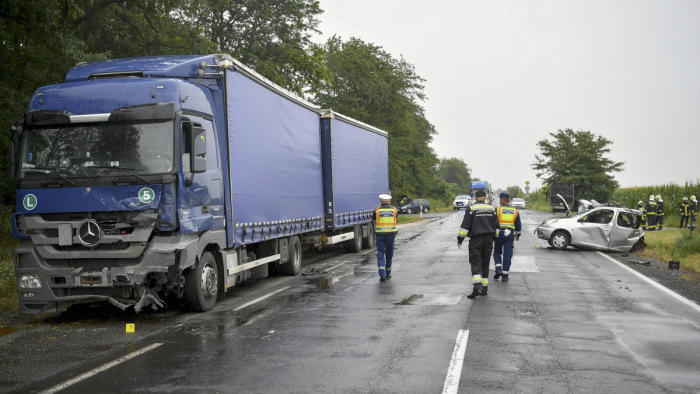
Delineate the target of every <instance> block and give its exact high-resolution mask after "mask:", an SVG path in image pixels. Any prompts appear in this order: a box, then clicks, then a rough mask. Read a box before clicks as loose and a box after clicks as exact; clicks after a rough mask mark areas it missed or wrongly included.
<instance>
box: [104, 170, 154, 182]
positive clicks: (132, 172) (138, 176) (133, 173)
mask: <svg viewBox="0 0 700 394" xmlns="http://www.w3.org/2000/svg"><path fill="white" fill-rule="evenodd" d="M109 168H115V169H117V170H122V171H126V172H128V173H129V175H133V176H135V177H137V178H139V179H140V180H142V181H144V182H146V183H148V184H150V183H151V181H149V180H148V179H146V178H144V177H142V176H141V175H139V174H137V173H135V172H134V169H133V168H126V167H109Z"/></svg>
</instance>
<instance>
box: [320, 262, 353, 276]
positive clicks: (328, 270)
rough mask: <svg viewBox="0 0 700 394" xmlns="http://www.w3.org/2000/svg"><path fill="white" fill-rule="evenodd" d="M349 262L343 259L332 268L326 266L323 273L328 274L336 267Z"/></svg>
mask: <svg viewBox="0 0 700 394" xmlns="http://www.w3.org/2000/svg"><path fill="white" fill-rule="evenodd" d="M347 263H348V262H347V261H343V262H342V263H340V264H336V265H334V266H332V267H331V268H326V269H325V270H323V273H324V274H327V273H329V272H331V271H333V270H334V269H336V268H338V267H340V266H341V265H343V264H347Z"/></svg>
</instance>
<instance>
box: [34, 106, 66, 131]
mask: <svg viewBox="0 0 700 394" xmlns="http://www.w3.org/2000/svg"><path fill="white" fill-rule="evenodd" d="M71 115H72V114H71V113H70V112H68V111H56V110H43V109H42V110H38V109H37V110H31V111H27V115H26V118H25V122H26V124H27V126H29V127H38V126H49V125H60V124H70V116H71Z"/></svg>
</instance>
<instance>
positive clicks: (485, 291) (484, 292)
mask: <svg viewBox="0 0 700 394" xmlns="http://www.w3.org/2000/svg"><path fill="white" fill-rule="evenodd" d="M481 295H482V296H484V297H486V296H487V295H489V287H488V286H484V287H483V288H482V289H481Z"/></svg>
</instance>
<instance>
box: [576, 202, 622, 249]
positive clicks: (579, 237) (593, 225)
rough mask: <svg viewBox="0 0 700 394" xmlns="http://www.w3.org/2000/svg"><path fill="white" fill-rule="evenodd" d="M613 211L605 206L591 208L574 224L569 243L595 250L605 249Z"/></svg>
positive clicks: (611, 228)
mask: <svg viewBox="0 0 700 394" xmlns="http://www.w3.org/2000/svg"><path fill="white" fill-rule="evenodd" d="M614 217H615V211H614V210H612V209H607V208H599V209H595V210H592V211H591V212H589V213H588V214H586V215H583V216H582V217H581V218H580V219H579V220H578V221H577V223H576V225H575V226H574V229H573V231H572V237H571V238H572V239H571V244H572V245H574V246H581V247H586V248H591V249H597V250H607V249H608V245H609V243H610V235H611V234H612V232H613V225H614V220H613V219H614Z"/></svg>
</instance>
